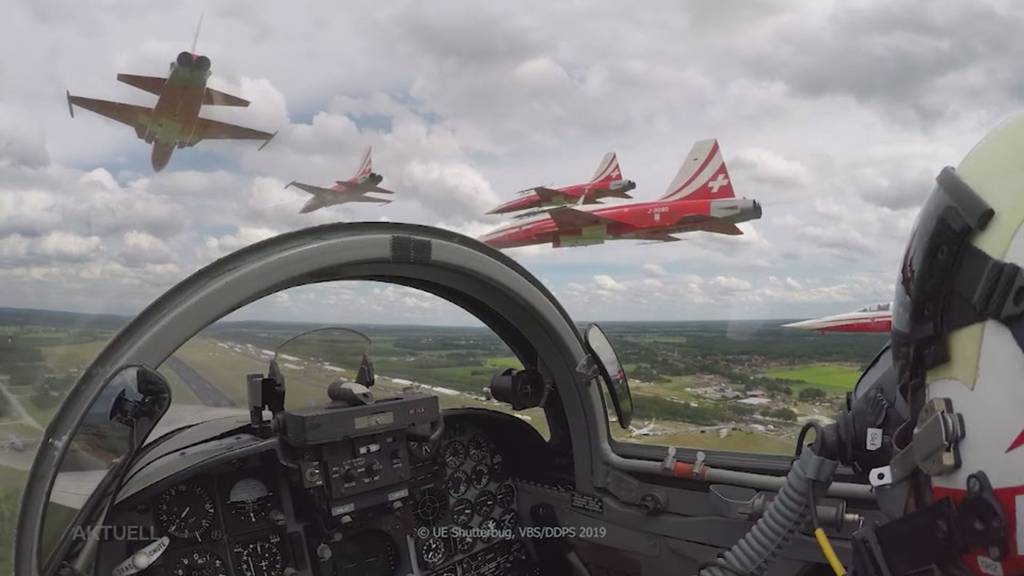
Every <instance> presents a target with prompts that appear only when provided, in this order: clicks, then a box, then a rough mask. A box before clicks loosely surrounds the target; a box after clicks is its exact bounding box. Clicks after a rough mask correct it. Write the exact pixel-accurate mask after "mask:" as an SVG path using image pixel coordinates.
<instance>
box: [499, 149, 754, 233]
mask: <svg viewBox="0 0 1024 576" xmlns="http://www.w3.org/2000/svg"><path fill="white" fill-rule="evenodd" d="M760 217H761V205H760V204H758V203H757V201H756V200H750V199H747V198H736V195H735V193H734V192H733V188H732V180H730V178H729V171H728V169H727V168H726V166H725V161H724V160H723V159H722V151H721V150H720V149H719V146H718V141H717V140H702V141H700V142H697V143H696V144H694V145H693V148H692V149H691V150H690V153H689V154H688V155H687V157H686V160H685V161H684V162H683V165H682V166H681V167H680V168H679V172H678V173H677V174H676V177H675V179H674V180H673V181H672V184H671V185H670V186H669V187H668V190H667V191H666V192H665V194H664V195H662V197H661V198H660V199H658V200H655V201H653V202H632V203H629V204H617V205H614V206H588V207H583V206H560V207H557V208H553V209H550V210H547V211H545V212H544V213H543V215H541V216H539V217H537V218H534V219H531V220H528V221H525V222H522V223H516V224H512V225H509V226H505V227H503V228H499V229H497V230H495V231H493V232H490V233H489V234H486V235H484V236H482V237H481V238H480V240H482V241H483V242H486V243H487V244H489V245H491V246H494V247H495V248H500V249H504V248H514V247H518V246H529V245H533V244H547V243H551V245H552V246H554V247H555V248H560V247H564V246H587V245H590V244H602V243H604V242H605V241H606V240H649V241H655V242H675V241H677V240H680V238H677V237H676V236H673V234H677V233H682V232H697V231H703V232H711V233H714V234H727V235H731V236H736V235H740V234H743V231H742V230H740V229H739V228H738V227H737V226H736V224H737V223H740V222H746V221H748V220H755V219H757V218H760Z"/></svg>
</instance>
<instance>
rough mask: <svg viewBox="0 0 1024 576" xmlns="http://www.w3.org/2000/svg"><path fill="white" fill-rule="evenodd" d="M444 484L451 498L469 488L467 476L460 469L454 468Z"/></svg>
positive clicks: (456, 496)
mask: <svg viewBox="0 0 1024 576" xmlns="http://www.w3.org/2000/svg"><path fill="white" fill-rule="evenodd" d="M445 485H446V487H447V488H448V494H451V496H452V498H459V497H460V496H463V495H465V494H466V492H467V491H468V490H469V476H467V475H466V473H465V472H463V471H462V470H456V471H455V472H452V473H451V475H450V476H448V481H447V482H446V483H445Z"/></svg>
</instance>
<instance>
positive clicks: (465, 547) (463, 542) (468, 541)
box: [455, 534, 476, 554]
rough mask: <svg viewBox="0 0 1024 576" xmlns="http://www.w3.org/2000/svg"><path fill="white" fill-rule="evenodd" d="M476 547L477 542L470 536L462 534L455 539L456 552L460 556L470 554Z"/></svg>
mask: <svg viewBox="0 0 1024 576" xmlns="http://www.w3.org/2000/svg"><path fill="white" fill-rule="evenodd" d="M474 547H476V540H475V539H474V538H473V537H472V536H470V535H469V534H460V535H458V536H456V537H455V551H456V552H458V553H459V554H469V553H470V552H472V551H473V548H474Z"/></svg>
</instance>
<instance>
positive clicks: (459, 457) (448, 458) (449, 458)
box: [444, 440, 466, 468]
mask: <svg viewBox="0 0 1024 576" xmlns="http://www.w3.org/2000/svg"><path fill="white" fill-rule="evenodd" d="M465 461H466V445H465V444H463V443H462V442H460V441H458V440H452V441H451V442H449V443H448V445H447V446H445V447H444V463H445V464H447V465H448V467H449V468H458V467H459V466H462V463H463V462H465Z"/></svg>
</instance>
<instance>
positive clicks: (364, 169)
mask: <svg viewBox="0 0 1024 576" xmlns="http://www.w3.org/2000/svg"><path fill="white" fill-rule="evenodd" d="M372 155H373V146H367V147H366V152H363V161H362V162H360V163H359V169H358V170H356V175H355V176H354V178H355V179H356V180H358V179H360V178H362V177H364V176H369V175H370V173H371V172H373V156H372Z"/></svg>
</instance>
